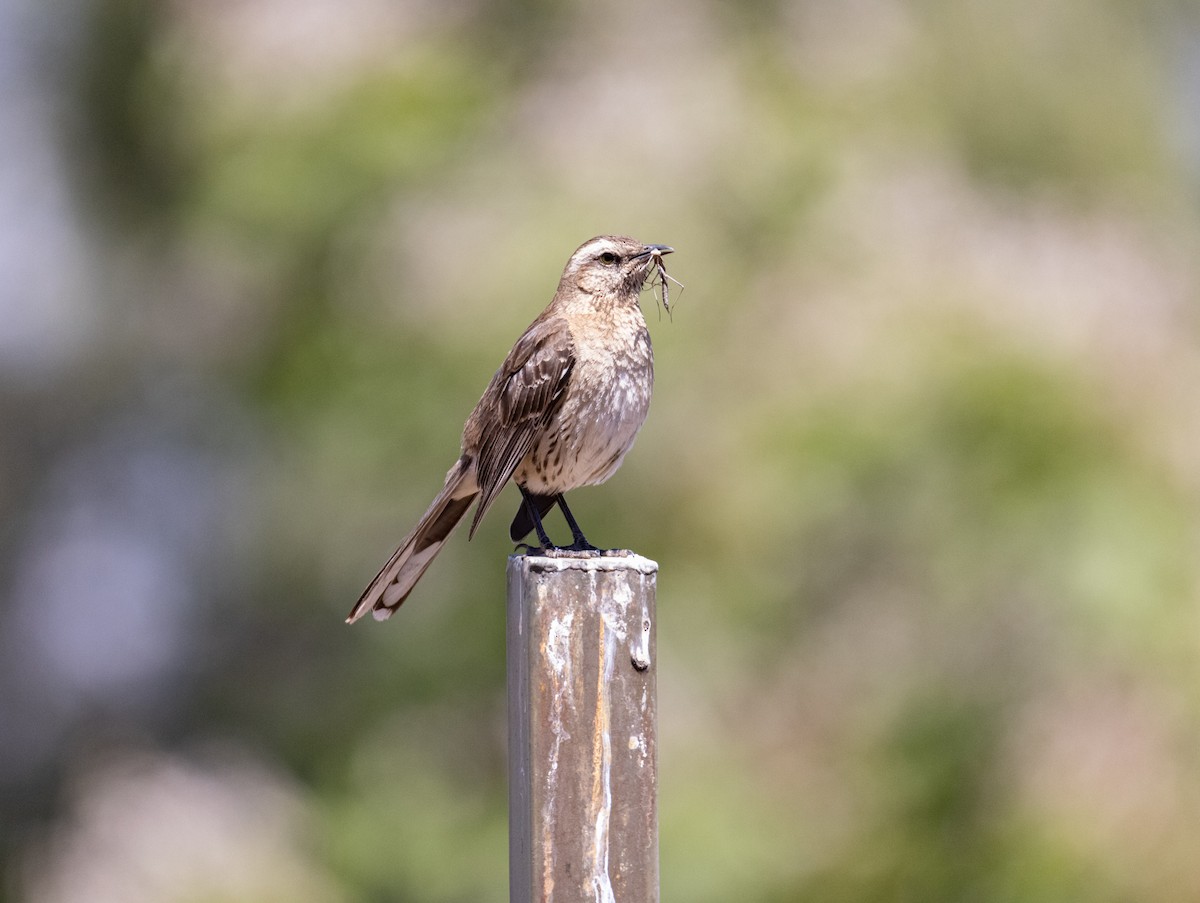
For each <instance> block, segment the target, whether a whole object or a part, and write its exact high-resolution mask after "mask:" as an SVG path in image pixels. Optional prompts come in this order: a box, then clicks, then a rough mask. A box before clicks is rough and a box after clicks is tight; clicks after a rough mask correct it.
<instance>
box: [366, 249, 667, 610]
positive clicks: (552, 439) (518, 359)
mask: <svg viewBox="0 0 1200 903" xmlns="http://www.w3.org/2000/svg"><path fill="white" fill-rule="evenodd" d="M672 250H673V249H672V248H668V247H667V246H666V245H646V244H642V243H641V242H639V241H635V240H634V239H632V238H625V237H622V236H615V235H601V236H598V237H596V238H593V239H592V240H591V241H587V242H584V243H583V244H582V245H581V246H580V247H579V249H578V250H577V251H576V252H575V253H574V254H572V255H571V259H570V260H568V261H567V265H566V267H565V268H564V269H563V274H562V279H560V280H559V283H558V291H556V292H555V293H554V300H552V301H551V302H550V304H549V305H548V306H547V307H546V309H545V310H543V311H542V312H541V314H539V315H538V317H537V319H536V320H534V321H533V323H532V324H531V325H530V326H529V328H528V329H526V330H525V333H524V334H523V335H522V336H521V337H520V338H519V339H517V343H516V344H515V345H514V346H513V348H512V350H511V351H510V352H509V353H508V357H506V358H505V359H504V363H503V364H501V365H500V369H499V370H497V371H496V374H495V376H493V377H492V381H491V382H490V383H488V386H487V388H486V389H485V390H484V392H483V397H482V398H480V399H479V404H477V405H476V406H475V410H474V411H472V412H471V416H470V417H468V418H467V423H466V425H465V426H464V427H463V436H462V454H461V455H460V457H459V459H458V461H456V462H455V464H454V466H453V467H451V468H450V472H449V473H447V474H446V483H445V485H444V486H443V487H442V491H441V492H439V493H438V495H437V498H435V499H434V500H433V503H432V504H431V505H430V506H429V509H428V510H427V511H426V512H425V514H424V515H422V517H421V519H420V521H418V522H417V525H416V527H414V528H413V530H412V532H411V533H409V534H408V536H406V537H405V538H404V541H403V542H401V543H400V546H399V548H397V549H396V551H395V553H394V554H393V555H392V557H391V558H390V559H388V562H387V564H385V565H384V566H383V569H382V570H380V572H379V574H378V575H377V576H376V577H375V579H374V580H372V581H371V583H370V585H369V586H368V587H367V588H366V590H364V591H363V594H362V597H361V598H360V599H359V600H358V603H357V604H356V605H355V606H354V608H353V609H352V610H351V612H350V616H349V617H348V618H347V619H346V621H347V623H353V622H354V621H356V620H357V619H358V618H360V617H362V615H363V614H365V613H366V612H367V610H368V609H371V610H373V613H374V615H375V618H376V619H377V620H381V621H382V620H385V619H386V618H388V617H390V616H391V614H392V612H394V611H395V610H396V609H397V608H399V607H400V605H401V604H402V603H403V602H404V600H405V599H407V598H408V594H409V593H410V592H412V589H413V587H414V586H415V585H416V583H417V581H418V580H419V579H420V578H421V575H422V574H424V573H425V569H426V568H428V567H429V564H430V562H432V561H433V559H434V556H436V555H437V553H438V552H439V551H440V550H441V548H442V544H443V543H445V541H446V539H447V538H448V537H449V536H450V533H451V531H453V530H454V528H455V527H456V526H457V525H458V522H459V521H460V520H461V519H462V517H463V515H464V514H466V513H467V509H468V508H470V507H471V504H472V503H473V502H475V501H476V500H477V499H478V504H477V505H476V508H475V517H474V518H473V520H472V521H471V533H470V535H471V536H474V535H475V530H476V528H477V527H478V526H479V522H480V520H481V519H482V518H483V516H484V514H486V513H487V510H488V508H489V507H491V504H492V502H493V501H495V499H496V496H497V495H498V494H499V493H500V490H501V489H503V488H504V484H505V483H507V482H508V480H509V479H510V478H511V479H512V480H513V481H514V482H515V483H516V484H517V487H518V488H519V489H520V490H521V497H522V503H521V507H520V508H519V509H518V510H517V514H516V517H515V518H513V522H512V526H511V528H510V530H509V533H510V535H511V537H512V539H513V541H514V542H519V541H520V540H521V539H522V538H524V537H525V536H526V535H527V534H528V533H529V532H530V531H531V530H535V531H536V532H537V536H538V541H539V542H540V543H541V544H542V547H543V548H546V549H553V548H557V547H556V546H554V545H553V543H551V542H550V539H549V537H548V536H547V535H546V531H545V528H544V527H543V526H542V518H543V517H544V516H545V515H546V514H548V513H549V511H550V509H551V508H552V507H554V505H555V504H556V503H557V504H558V506H559V507H560V508H561V509H562V512H563V516H564V517H565V518H566V520H567V525H568V526H569V527H570V528H571V536H572V543H571V545H569V546H565V547H562V548H565V549H570V550H575V551H594V550H595V547H594V546H592V545H591V544H590V543H589V542H588V541H587V539H586V538H584V535H583V532H582V531H581V530H580V529H579V525H578V524H577V523H576V522H575V518H574V517H572V516H571V511H570V509H569V508H568V507H567V503H566V500H565V499H564V498H563V493H565V492H567V491H569V490H571V489H575V488H576V487H577V486H589V485H593V484H596V483H603V482H604V481H605V480H607V479H608V478H609V477H610V476H612V475H613V473H614V472H615V471H616V469H617V468H618V467H619V466H620V464H621V460H622V459H623V458H624V457H625V453H626V452H628V451H629V449H630V447H631V446H632V445H633V440H634V438H635V437H636V436H637V433H638V430H639V429H641V426H642V423H643V422H644V421H645V419H646V412H647V410H648V409H649V407H650V391H651V389H652V387H653V384H654V354H653V352H652V350H651V348H650V332H649V330H648V329H647V328H646V320H645V318H644V317H643V316H642V309H641V307H640V306H639V305H638V295H639V294H640V293H641V291H642V287H643V286H644V285H645V284H646V281H647V279H648V278H649V277H650V276H651V274H652V273H654V272H655V271H657V272H659V273H660V274H661V276H662V278H665V274H666V271H665V269H664V267H663V263H662V258H663V255H665V254H670V253H671V251H672Z"/></svg>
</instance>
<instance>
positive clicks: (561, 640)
mask: <svg viewBox="0 0 1200 903" xmlns="http://www.w3.org/2000/svg"><path fill="white" fill-rule="evenodd" d="M657 574H658V565H657V564H655V563H654V562H653V561H650V560H649V559H646V558H642V557H640V556H637V555H628V556H621V557H601V558H570V557H553V558H551V557H541V556H524V555H514V556H512V557H511V558H509V560H508V705H509V713H508V719H509V857H510V863H509V865H510V877H509V889H510V899H511V901H512V903H535V901H536V903H584V901H586V903H626V901H630V903H633V901H637V903H656V901H657V900H658V787H657V784H658V755H657V742H656V728H657V711H656V692H655V668H654V655H655V652H654V595H655V588H656V579H657Z"/></svg>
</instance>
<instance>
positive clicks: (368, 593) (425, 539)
mask: <svg viewBox="0 0 1200 903" xmlns="http://www.w3.org/2000/svg"><path fill="white" fill-rule="evenodd" d="M478 495H479V487H478V485H477V484H476V482H475V468H474V467H473V466H472V464H471V462H470V461H469V460H468V459H467V458H465V457H464V458H460V459H459V461H458V463H456V464H455V465H454V466H453V467H451V468H450V472H449V473H448V474H446V485H445V486H443V487H442V491H441V492H439V493H438V495H437V498H435V499H434V500H433V503H432V504H431V505H430V506H429V509H428V510H427V511H426V512H425V513H424V514H423V515H422V516H421V519H420V520H419V521H418V522H417V525H416V526H415V527H413V530H412V532H411V533H409V534H408V536H406V537H404V541H403V542H402V543H400V547H399V548H398V549H396V551H395V552H394V553H393V554H392V557H391V558H389V559H388V563H387V564H385V565H384V566H383V569H382V570H380V572H379V573H378V574H377V575H376V576H375V579H374V580H372V581H371V583H370V585H369V586H368V587H367V588H366V589H365V590H363V594H362V596H361V597H360V598H359V600H358V603H357V604H356V605H355V606H354V608H353V609H351V610H350V616H349V617H348V618H346V623H347V624H353V623H354V622H355V621H357V620H358V619H359V618H361V617H362V616H363V615H364V614H366V612H367V609H373V613H374V616H375V620H377V621H385V620H387V619H388V618H390V617H391V616H392V612H394V611H395V610H396V609H397V608H399V607H400V606H401V605H402V604H403V603H404V600H405V599H407V598H408V594H409V593H411V592H412V589H413V587H414V586H416V584H417V581H418V580H420V579H421V575H422V574H424V573H425V569H426V568H428V567H429V565H430V563H431V562H432V561H433V559H434V558H435V557H436V556H437V553H438V552H440V551H441V549H442V545H443V543H445V542H446V539H447V538H448V537H449V536H450V534H451V533H452V532H453V531H454V528H455V527H457V526H458V522H459V521H460V520H462V516H463V515H464V514H466V513H467V509H468V508H470V507H471V503H472V502H473V501H475V497H476V496H478Z"/></svg>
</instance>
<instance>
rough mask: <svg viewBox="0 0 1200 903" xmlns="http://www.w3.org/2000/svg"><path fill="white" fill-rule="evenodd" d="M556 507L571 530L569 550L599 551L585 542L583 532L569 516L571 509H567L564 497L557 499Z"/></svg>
mask: <svg viewBox="0 0 1200 903" xmlns="http://www.w3.org/2000/svg"><path fill="white" fill-rule="evenodd" d="M558 507H560V508H562V513H563V517H565V518H566V519H567V526H568V527H570V528H571V538H572V539H573V540H574V542H572V543H571V545H570V548H571V549H573V550H574V551H576V552H598V551H600V550H599V549H597V548H596V547H595V546H594V545H592V544H591V543H590V542H588V541H587V538H586V537H585V536H584V535H583V531H582V530H580V529H579V524H577V523H575V518H574V517H572V516H571V509H570V508H568V507H567V499H566V496H563V495H560V496H559V497H558Z"/></svg>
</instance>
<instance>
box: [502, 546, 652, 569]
mask: <svg viewBox="0 0 1200 903" xmlns="http://www.w3.org/2000/svg"><path fill="white" fill-rule="evenodd" d="M549 552H550V554H546V553H545V552H542V553H539V554H526V553H517V554H513V555H509V556H508V564H509V567H524V568H528V569H529V570H531V571H540V572H546V571H638V572H639V573H642V574H657V573H658V562H657V561H653V560H651V559H649V558H643V557H642V556H641V555H638V554H637V553H636V552H631V551H629V550H628V549H614V550H611V551H607V552H601V553H600V554H598V555H597V554H595V553H591V554H589V553H587V552H571V551H567V550H564V549H552V550H549Z"/></svg>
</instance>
